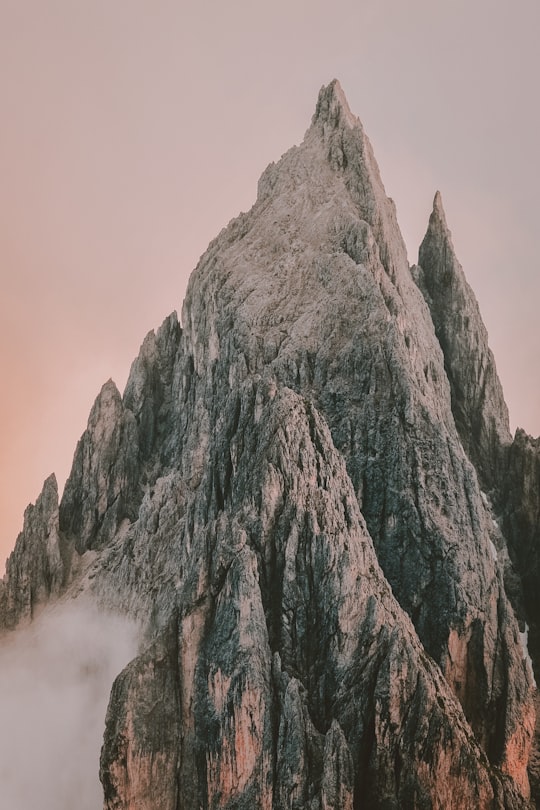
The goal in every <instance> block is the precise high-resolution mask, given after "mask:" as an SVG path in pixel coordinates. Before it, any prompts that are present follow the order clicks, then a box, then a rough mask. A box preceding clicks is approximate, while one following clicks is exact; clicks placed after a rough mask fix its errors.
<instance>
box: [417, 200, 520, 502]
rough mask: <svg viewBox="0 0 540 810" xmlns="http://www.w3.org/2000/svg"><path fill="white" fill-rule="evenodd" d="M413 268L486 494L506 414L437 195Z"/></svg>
mask: <svg viewBox="0 0 540 810" xmlns="http://www.w3.org/2000/svg"><path fill="white" fill-rule="evenodd" d="M418 265H419V266H418V267H416V268H414V275H415V279H416V281H417V283H418V286H419V287H420V289H421V290H422V292H423V294H424V296H425V298H426V301H427V303H428V305H429V308H430V312H431V316H432V318H433V323H434V325H435V331H436V333H437V337H438V339H439V342H440V344H441V348H442V351H443V354H444V362H445V369H446V373H447V375H448V379H449V381H450V388H451V391H452V410H453V414H454V418H455V421H456V426H457V428H458V430H459V434H460V437H461V441H462V442H463V446H464V448H465V450H466V451H467V453H468V454H469V457H470V458H471V460H472V461H473V463H474V464H475V466H476V469H477V471H478V472H479V474H480V476H481V478H482V480H483V482H484V483H485V485H486V487H487V488H488V489H492V488H493V487H494V485H495V484H496V483H497V481H498V479H499V477H500V474H501V465H502V461H503V454H502V449H503V448H504V447H505V445H509V444H510V443H511V441H512V437H511V435H510V428H509V422H508V409H507V407H506V403H505V401H504V396H503V392H502V387H501V383H500V381H499V377H498V375H497V369H496V367H495V360H494V358H493V354H492V352H491V350H490V348H489V345H488V335H487V331H486V328H485V326H484V323H483V321H482V318H481V316H480V311H479V309H478V303H477V301H476V298H475V296H474V293H473V291H472V290H471V288H470V286H469V285H468V283H467V281H466V279H465V275H464V273H463V270H462V268H461V265H460V264H459V262H458V260H457V258H456V254H455V252H454V247H453V245H452V238H451V234H450V231H449V230H448V226H447V224H446V217H445V214H444V209H443V205H442V200H441V195H440V193H439V192H437V194H436V195H435V200H434V202H433V212H432V214H431V216H430V219H429V227H428V229H427V233H426V235H425V237H424V241H423V242H422V244H421V246H420V252H419V254H418Z"/></svg>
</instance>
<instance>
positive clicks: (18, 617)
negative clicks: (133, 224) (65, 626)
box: [0, 475, 69, 628]
mask: <svg viewBox="0 0 540 810" xmlns="http://www.w3.org/2000/svg"><path fill="white" fill-rule="evenodd" d="M68 570H69V553H68V550H67V549H66V548H65V547H63V546H62V543H61V540H60V534H59V525H58V486H57V483H56V478H55V476H54V475H51V476H49V478H47V480H46V481H45V483H44V485H43V490H42V492H41V495H40V496H39V498H38V499H37V501H36V503H35V504H34V505H30V506H29V507H28V508H27V509H26V511H25V513H24V526H23V530H22V532H21V534H20V535H19V537H18V538H17V543H16V545H15V549H14V551H13V552H12V553H11V555H10V557H9V559H8V561H7V563H6V575H5V577H4V579H3V582H2V586H1V588H0V628H1V627H3V628H12V627H15V625H16V624H18V623H19V622H20V621H24V620H30V619H32V618H33V616H34V615H35V612H36V609H37V608H38V607H39V606H40V605H43V604H44V603H45V602H46V601H47V600H48V599H50V598H51V597H54V596H57V595H58V594H59V593H60V590H61V588H62V585H63V584H64V581H65V577H66V575H67V573H68Z"/></svg>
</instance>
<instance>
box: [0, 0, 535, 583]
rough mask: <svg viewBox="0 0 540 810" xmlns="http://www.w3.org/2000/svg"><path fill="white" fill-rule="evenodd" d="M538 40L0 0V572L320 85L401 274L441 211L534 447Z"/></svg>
mask: <svg viewBox="0 0 540 810" xmlns="http://www.w3.org/2000/svg"><path fill="white" fill-rule="evenodd" d="M539 22H540V6H539V4H538V0H514V2H513V3H512V4H510V3H509V2H507V1H506V2H499V0H472V2H471V0H467V1H466V2H465V0H445V2H443V0H408V2H403V0H368V2H365V1H364V0H351V1H349V0H334V2H332V3H329V2H324V3H323V2H320V1H319V0H300V1H299V2H295V0H288V1H287V2H283V0H273V2H272V3H269V2H265V3H264V4H263V3H261V2H257V0H229V2H228V3H218V2H209V0H199V2H197V3H195V2H182V1H181V0H176V2H173V0H152V2H151V3H150V2H149V1H148V0H113V1H112V2H111V0H47V2H43V0H0V107H1V126H0V260H1V265H0V267H1V273H2V295H1V297H0V330H1V332H0V372H1V379H2V397H1V398H0V425H1V433H0V437H1V444H0V448H1V456H0V557H2V558H3V557H4V556H5V554H6V553H7V552H8V551H9V550H10V549H11V548H12V546H13V544H14V541H15V538H16V535H17V532H18V531H19V529H20V528H21V525H22V513H23V510H24V508H25V506H26V505H27V504H28V503H29V502H30V501H34V500H35V498H36V497H37V495H38V494H39V491H40V490H41V486H42V482H43V480H44V479H45V478H46V477H47V475H48V474H49V473H50V472H52V471H55V472H56V474H57V477H58V480H59V485H60V487H61V488H62V486H63V484H64V481H65V478H66V476H67V474H68V472H69V468H70V465H71V460H72V456H73V452H74V449H75V444H76V441H77V439H78V438H79V436H80V434H81V433H82V431H83V430H84V428H85V426H86V420H87V416H88V412H89V410H90V407H91V405H92V402H93V400H94V398H95V396H96V395H97V393H98V391H99V389H100V387H101V385H102V383H103V382H105V380H107V379H108V378H109V377H113V379H114V380H115V381H116V382H117V384H118V385H119V387H120V388H121V389H122V387H123V385H124V383H125V380H126V377H127V373H128V371H129V366H130V363H131V361H132V359H133V358H134V357H135V355H136V354H137V351H138V348H139V345H140V343H141V342H142V339H143V338H144V335H145V334H146V332H147V331H149V330H150V329H152V328H154V327H157V326H158V325H159V324H160V323H161V321H162V319H163V318H164V317H165V316H166V315H167V314H168V313H169V312H170V311H172V310H173V309H177V310H180V307H181V303H182V299H183V296H184V291H185V287H186V283H187V278H188V275H189V273H190V272H191V270H192V269H193V267H194V266H195V264H196V261H197V259H198V257H199V255H200V254H201V253H202V252H203V251H204V250H205V248H206V246H207V244H208V242H209V241H210V239H211V238H213V237H214V236H215V235H216V234H217V232H218V231H219V230H220V229H221V228H222V227H223V226H224V225H226V224H227V222H228V221H229V220H230V219H231V218H232V217H233V216H236V214H237V213H239V211H240V210H246V209H248V208H249V207H250V206H251V204H252V203H253V201H254V199H255V194H256V184H257V180H258V177H259V175H260V174H261V172H262V171H263V169H264V168H265V166H266V165H267V164H268V163H269V162H270V161H272V160H277V159H278V158H279V157H280V155H281V154H282V153H283V152H284V151H285V150H286V149H288V148H289V147H290V146H292V145H293V144H294V143H298V142H299V141H300V140H301V139H302V137H303V134H304V132H305V130H306V129H307V127H308V125H309V122H310V119H311V115H312V113H313V110H314V106H315V101H316V97H317V93H318V91H319V88H320V86H321V85H322V84H326V83H328V82H329V81H330V80H331V79H332V78H334V77H337V78H339V79H340V81H341V84H342V86H343V88H344V90H345V93H346V95H347V97H348V100H349V103H350V106H351V108H352V109H353V111H354V112H355V113H357V114H358V115H359V116H360V118H361V119H362V121H363V123H364V125H365V127H366V130H367V132H368V135H369V136H370V139H371V141H372V143H373V146H374V149H375V154H376V156H377V159H378V161H379V164H380V167H381V172H382V176H383V180H384V182H385V185H386V190H387V192H388V194H389V195H390V196H392V197H393V198H394V199H395V201H396V204H397V208H398V216H399V220H400V223H401V227H402V230H403V233H404V237H405V241H406V243H407V245H408V249H409V258H410V260H411V262H412V261H415V260H416V258H417V251H418V245H419V243H420V240H421V238H422V236H423V233H424V231H425V228H426V225H427V220H428V216H429V213H430V209H431V203H432V199H433V195H434V192H435V190H436V189H440V190H441V192H442V195H443V201H444V204H445V208H446V214H447V219H448V222H449V226H450V228H451V230H452V232H453V236H454V244H455V246H456V249H457V253H458V257H459V258H460V261H461V263H462V264H463V266H464V269H465V272H466V274H467V277H468V279H469V281H470V283H471V285H472V286H473V288H474V290H475V292H476V294H477V297H478V299H479V302H480V307H481V310H482V313H483V316H484V320H485V322H486V325H487V327H488V331H489V334H490V340H491V346H492V348H493V350H494V352H495V357H496V360H497V365H498V369H499V372H500V375H501V378H502V381H503V386H504V390H505V394H506V398H507V401H508V404H509V407H510V415H511V420H512V426H513V427H515V426H516V425H517V424H519V425H522V426H523V427H525V428H526V429H527V430H528V431H529V432H530V433H533V434H534V435H538V434H539V433H540V378H539V375H538V358H539V348H540V323H539V321H538V316H537V312H538V303H539V300H540V295H539V293H540V278H539V272H538V270H539V259H538V249H537V231H538V225H537V219H538V214H539V211H540V204H539V197H538V194H539V189H540V157H539V152H538V144H539V143H540V114H539V111H538V78H539V75H540V52H539V48H538V41H539V39H540V36H539V35H540V25H539ZM0 569H1V562H0Z"/></svg>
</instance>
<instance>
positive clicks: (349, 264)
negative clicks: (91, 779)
mask: <svg viewBox="0 0 540 810" xmlns="http://www.w3.org/2000/svg"><path fill="white" fill-rule="evenodd" d="M182 323H183V328H182V329H181V328H180V326H179V324H178V322H177V320H176V317H175V316H171V317H170V318H168V319H167V320H166V321H165V323H164V324H163V326H162V327H161V329H160V330H159V331H158V332H157V334H156V335H154V334H153V333H151V335H149V336H148V337H147V338H146V340H145V342H144V344H143V347H142V349H141V353H140V356H139V358H138V359H137V360H136V361H135V363H134V364H133V366H132V371H131V374H130V378H129V380H128V384H127V387H126V393H125V395H124V397H123V399H122V398H121V397H120V395H119V394H118V392H117V391H116V389H115V388H113V387H112V385H111V384H108V385H107V386H105V388H104V389H103V391H102V393H101V394H100V397H99V398H98V400H97V401H96V405H95V406H94V409H93V411H92V414H91V417H90V421H89V425H88V430H87V432H86V433H85V435H84V436H83V439H82V440H81V443H80V444H79V447H78V449H77V453H76V456H75V461H74V468H73V471H72V474H71V476H70V479H69V481H68V485H67V486H66V492H65V494H64V497H63V499H62V504H61V505H60V535H61V538H62V537H64V542H65V543H67V544H68V545H69V548H70V549H72V554H73V556H74V558H75V561H76V562H77V558H78V557H80V558H81V560H82V559H83V558H85V557H86V558H88V555H92V556H91V558H90V560H91V562H90V563H89V564H90V565H91V570H90V572H89V569H88V565H87V566H86V567H84V566H82V565H77V564H74V565H73V567H72V574H71V576H70V580H69V582H68V583H67V584H66V585H65V587H71V588H75V586H76V587H77V588H79V590H82V591H83V592H84V593H86V594H87V595H92V596H93V597H94V598H95V599H97V600H98V601H99V602H100V603H101V604H102V605H104V606H106V607H108V608H109V609H115V610H121V611H125V612H128V613H130V614H131V615H134V616H136V617H137V618H138V619H139V620H140V621H141V622H142V623H143V625H144V627H145V636H144V638H145V647H144V649H143V650H142V652H141V654H140V656H139V657H138V658H136V659H135V660H134V661H133V662H132V663H131V664H130V665H129V666H128V667H127V668H126V669H125V670H124V671H123V672H122V673H121V674H120V675H119V677H118V679H117V680H116V682H115V684H114V687H113V690H112V694H111V701H110V705H109V711H108V715H107V720H106V730H105V741H104V746H103V750H102V756H101V779H102V782H103V787H104V795H105V808H106V810H128V809H130V808H133V807H135V806H136V807H138V808H140V810H158V808H159V810H178V808H179V807H182V808H185V809H186V810H191V809H192V808H193V810H199V808H201V807H204V808H208V809H209V810H218V808H228V809H229V810H233V808H235V809H236V810H242V808H253V807H257V808H261V810H270V808H276V810H278V808H279V810H284V809H285V808H290V810H293V808H311V810H327V809H329V808H334V810H352V808H357V807H367V808H381V809H382V808H428V807H429V808H441V809H442V808H448V810H450V808H456V807H460V808H469V807H470V808H472V807H474V808H484V809H485V810H488V808H489V809H490V810H491V809H493V808H506V809H507V810H514V809H516V810H518V809H519V808H525V807H527V806H528V799H529V780H528V774H527V766H528V762H529V756H530V750H531V740H532V736H533V726H534V709H533V681H532V676H531V671H530V664H529V662H528V658H527V655H526V651H524V649H523V645H522V643H521V638H520V633H519V627H518V623H517V621H516V618H515V615H514V611H513V609H512V607H511V605H510V602H509V600H508V598H507V596H506V592H505V586H504V582H503V570H502V563H501V562H500V561H499V555H498V553H497V550H496V548H495V543H497V544H498V548H499V550H500V552H501V554H500V559H501V560H502V559H503V556H504V555H503V552H504V553H506V556H507V557H508V549H507V548H506V545H505V538H504V537H503V535H502V534H501V531H500V529H499V528H497V527H495V524H494V520H493V519H494V515H493V513H492V511H491V507H490V505H489V501H488V499H487V498H486V497H485V496H484V495H483V493H482V490H481V483H482V482H484V481H486V482H488V484H489V485H490V486H491V487H492V488H493V489H494V491H495V488H496V487H499V490H500V488H501V486H502V485H501V483H500V482H501V481H502V480H503V478H504V469H505V467H504V465H505V464H506V458H507V456H506V455H505V451H504V448H505V447H506V446H507V445H508V444H509V442H510V437H509V434H508V426H507V414H506V407H505V405H504V400H503V399H502V393H501V390H500V385H499V383H498V380H497V378H496V373H495V369H494V364H493V359H492V357H491V353H490V352H489V349H488V347H487V336H486V334H485V329H484V327H483V325H482V322H481V320H480V316H479V314H478V308H477V306H476V302H475V300H474V297H473V295H472V292H471V291H470V289H469V287H468V286H467V284H466V282H465V280H464V278H463V274H462V271H461V268H460V267H459V264H458V263H457V260H456V259H455V256H454V253H453V249H452V247H451V241H450V235H449V232H448V229H447V227H446V224H445V221H444V214H443V212H442V206H441V203H440V198H439V197H436V200H435V208H434V212H433V214H432V217H431V220H430V226H429V229H428V233H427V235H426V238H425V240H424V242H423V245H422V248H421V250H420V264H419V267H418V268H416V269H415V271H414V276H413V273H411V269H410V268H409V265H408V262H407V256H406V250H405V246H404V243H403V239H402V237H401V234H400V231H399V227H398V224H397V220H396V212H395V208H394V205H393V203H392V202H391V200H389V199H388V198H387V196H386V193H385V191H384V187H383V185H382V182H381V179H380V175H379V170H378V167H377V164H376V162H375V159H374V157H373V152H372V149H371V145H370V143H369V140H368V139H367V137H366V135H365V133H364V131H363V129H362V126H361V124H360V122H359V120H358V119H357V118H356V117H355V116H354V115H353V114H352V113H351V111H350V109H349V107H348V105H347V102H346V99H345V96H344V94H343V91H342V89H341V87H340V85H339V83H338V82H337V81H334V82H332V83H331V84H330V85H329V86H328V87H324V88H322V90H321V92H320V94H319V99H318V102H317V107H316V111H315V115H314V117H313V120H312V123H311V126H310V128H309V129H308V131H307V133H306V135H305V138H304V140H303V142H302V144H301V145H300V146H298V147H294V148H292V149H291V150H290V151H289V152H287V153H286V154H285V155H284V156H283V157H282V158H281V160H280V161H279V162H278V163H276V164H274V163H272V164H271V165H270V166H268V168H267V169H266V170H265V172H264V173H263V175H262V177H261V179H260V181H259V187H258V197H257V201H256V203H255V205H254V206H253V208H252V209H251V211H249V212H248V213H247V214H242V215H240V216H239V217H238V218H237V219H235V220H233V221H232V222H231V223H230V224H229V225H228V227H227V228H226V229H224V230H223V231H222V232H221V233H220V235H219V236H218V237H217V238H216V239H215V240H214V241H213V242H212V243H211V244H210V246H209V248H208V250H207V251H206V253H205V254H204V255H203V256H202V258H201V260H200V262H199V264H198V266H197V268H196V270H195V271H194V273H193V275H192V277H191V280H190V283H189V287H188V291H187V295H186V300H185V302H184V307H183V313H182ZM499 490H498V492H499ZM499 496H500V492H499ZM500 497H502V496H500ZM500 497H499V501H498V502H500ZM79 570H84V571H85V577H86V578H85V579H84V581H82V580H81V577H80V576H79V579H78V580H77V576H78V575H77V571H79ZM1 604H2V603H1V602H0V605H1Z"/></svg>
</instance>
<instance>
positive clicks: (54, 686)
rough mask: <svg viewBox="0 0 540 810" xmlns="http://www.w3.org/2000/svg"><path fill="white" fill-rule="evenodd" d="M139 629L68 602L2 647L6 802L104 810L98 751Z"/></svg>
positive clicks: (23, 808)
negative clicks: (107, 714) (112, 695)
mask: <svg viewBox="0 0 540 810" xmlns="http://www.w3.org/2000/svg"><path fill="white" fill-rule="evenodd" d="M136 652H137V628H136V626H135V625H134V624H133V623H132V622H129V621H127V620H126V619H123V618H119V617H115V616H110V615H104V614H103V613H99V612H98V611H97V609H96V608H95V607H93V606H90V605H88V604H80V603H79V602H71V603H66V604H64V605H61V606H57V607H55V608H54V609H52V610H49V611H47V612H46V613H44V614H43V615H42V616H41V617H40V618H39V619H38V620H37V621H36V622H35V623H34V624H33V625H31V626H30V627H28V628H25V629H23V630H19V631H17V632H16V633H15V634H14V635H13V636H10V637H8V638H7V639H5V640H3V641H2V642H1V643H0V804H1V806H2V807H5V808H9V810H36V808H39V809H40V810H73V808H74V807H76V808H77V810H99V808H101V807H102V804H103V798H102V790H101V784H100V782H99V777H98V771H99V752H100V749H101V744H102V737H103V730H104V723H105V712H106V709H107V703H108V699H109V693H110V689H111V686H112V682H113V680H114V678H115V677H116V675H117V674H118V673H119V672H120V671H121V670H122V669H123V667H124V666H125V665H126V664H127V663H128V661H129V660H131V658H133V657H134V655H135V654H136Z"/></svg>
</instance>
